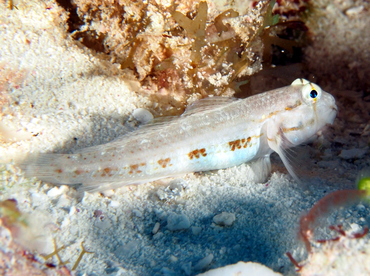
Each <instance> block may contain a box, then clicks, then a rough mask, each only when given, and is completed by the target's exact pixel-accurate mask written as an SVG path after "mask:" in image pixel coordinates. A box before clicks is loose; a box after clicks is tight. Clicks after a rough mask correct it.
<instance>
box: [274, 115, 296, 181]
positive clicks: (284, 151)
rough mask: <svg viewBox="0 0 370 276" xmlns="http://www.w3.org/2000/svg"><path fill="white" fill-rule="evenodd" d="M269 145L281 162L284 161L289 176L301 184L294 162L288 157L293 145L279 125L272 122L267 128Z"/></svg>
mask: <svg viewBox="0 0 370 276" xmlns="http://www.w3.org/2000/svg"><path fill="white" fill-rule="evenodd" d="M267 143H268V145H269V147H270V148H271V149H272V150H273V151H275V152H276V153H277V154H278V155H279V157H280V159H281V161H283V163H284V166H285V168H286V169H287V170H288V172H289V174H290V175H291V176H292V177H293V178H294V179H295V180H296V181H297V182H301V181H300V180H299V178H298V176H297V174H296V173H295V171H294V169H293V165H292V162H291V160H290V158H289V156H288V151H289V150H290V149H289V148H290V147H292V146H293V145H292V144H291V143H290V142H289V140H288V139H287V138H286V137H285V135H284V132H283V131H282V129H281V127H280V126H279V124H276V123H274V122H271V123H270V124H269V125H268V126H267Z"/></svg>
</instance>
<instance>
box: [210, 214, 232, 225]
mask: <svg viewBox="0 0 370 276" xmlns="http://www.w3.org/2000/svg"><path fill="white" fill-rule="evenodd" d="M234 221H235V214H233V213H226V212H222V213H221V214H218V215H215V216H214V217H213V222H214V223H216V224H217V225H220V226H231V225H233V223H234Z"/></svg>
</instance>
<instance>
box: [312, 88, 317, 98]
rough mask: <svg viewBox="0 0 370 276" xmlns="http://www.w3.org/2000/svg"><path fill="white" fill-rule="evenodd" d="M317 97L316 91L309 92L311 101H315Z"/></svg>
mask: <svg viewBox="0 0 370 276" xmlns="http://www.w3.org/2000/svg"><path fill="white" fill-rule="evenodd" d="M317 95H318V93H317V91H316V90H314V89H313V90H311V92H310V97H311V98H312V99H315V98H316V97H317Z"/></svg>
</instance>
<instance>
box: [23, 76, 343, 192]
mask: <svg viewBox="0 0 370 276" xmlns="http://www.w3.org/2000/svg"><path fill="white" fill-rule="evenodd" d="M312 90H315V91H317V92H318V95H317V97H316V98H311V96H310V93H311V91H312ZM312 95H313V96H315V93H314V94H312ZM336 111H337V107H336V105H335V100H334V98H333V97H332V96H331V95H330V94H328V93H326V92H324V91H322V92H321V89H320V88H319V87H318V86H317V85H315V84H313V83H309V82H308V81H306V80H304V79H297V80H296V81H295V82H293V83H292V85H290V86H286V87H282V88H279V89H275V90H271V91H268V92H265V93H262V94H258V95H255V96H252V97H249V98H246V99H244V100H231V99H229V98H219V97H217V98H208V99H205V100H201V101H199V102H198V103H196V104H195V105H192V106H191V107H190V108H188V110H187V111H186V112H185V113H184V114H183V115H182V116H179V117H177V118H175V119H173V120H171V121H169V122H165V123H156V124H153V125H148V126H144V127H142V128H140V129H138V130H137V131H135V132H132V133H129V134H127V135H124V136H122V137H120V138H118V139H117V140H115V141H112V142H110V143H107V144H103V145H99V146H94V147H89V148H85V149H81V150H79V151H78V152H76V153H73V154H43V155H40V156H38V157H37V158H36V159H33V161H28V162H26V163H24V164H23V165H22V167H23V168H24V169H25V171H26V174H27V175H29V176H36V177H38V178H39V179H41V180H43V181H46V182H51V183H55V184H77V183H82V184H83V186H84V187H85V188H86V189H90V190H104V189H108V188H113V187H114V188H115V187H119V186H123V185H129V184H138V183H144V182H148V181H152V180H156V179H160V178H164V177H168V176H175V175H180V174H185V173H189V172H195V171H206V170H215V169H222V168H227V167H231V166H235V165H239V164H241V163H244V162H248V161H250V160H252V159H257V158H265V159H267V160H269V155H270V154H271V153H272V152H273V151H276V152H277V153H278V154H279V155H280V157H281V158H282V160H283V162H284V164H285V166H286V167H287V169H288V171H289V172H290V173H291V174H292V175H293V176H295V174H294V172H293V170H292V169H291V167H290V165H289V162H288V160H287V158H286V156H285V154H284V149H285V148H288V147H293V146H296V145H299V144H302V143H304V142H305V141H307V140H308V139H310V138H311V137H312V136H314V135H315V134H316V133H317V132H318V131H319V130H320V129H322V128H323V127H324V126H325V125H326V124H332V123H333V121H334V118H335V116H336Z"/></svg>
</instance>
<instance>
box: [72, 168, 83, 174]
mask: <svg viewBox="0 0 370 276" xmlns="http://www.w3.org/2000/svg"><path fill="white" fill-rule="evenodd" d="M83 172H84V171H83V170H80V169H77V170H75V171H74V173H75V174H76V175H80V174H82V173H83Z"/></svg>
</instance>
